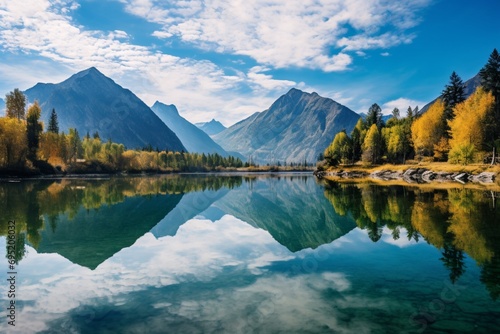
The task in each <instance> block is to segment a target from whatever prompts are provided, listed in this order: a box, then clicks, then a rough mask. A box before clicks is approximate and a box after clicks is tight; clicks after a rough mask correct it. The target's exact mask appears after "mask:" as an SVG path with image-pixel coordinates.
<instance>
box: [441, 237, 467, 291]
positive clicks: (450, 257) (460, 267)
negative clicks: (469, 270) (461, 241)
mask: <svg viewBox="0 0 500 334" xmlns="http://www.w3.org/2000/svg"><path fill="white" fill-rule="evenodd" d="M441 254H442V255H443V257H442V258H441V259H440V260H441V261H443V264H444V266H445V267H446V268H447V269H448V270H449V271H450V280H451V282H452V283H455V282H456V281H457V280H458V279H459V278H460V276H462V275H463V273H464V272H465V263H464V252H463V251H462V250H459V249H457V248H456V247H455V246H454V245H453V240H452V239H451V240H447V241H446V242H445V244H444V248H443V252H442V253H441Z"/></svg>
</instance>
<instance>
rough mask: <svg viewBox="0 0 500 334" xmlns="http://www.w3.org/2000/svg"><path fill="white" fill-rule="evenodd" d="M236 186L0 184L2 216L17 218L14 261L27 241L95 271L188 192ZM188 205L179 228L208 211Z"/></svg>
mask: <svg viewBox="0 0 500 334" xmlns="http://www.w3.org/2000/svg"><path fill="white" fill-rule="evenodd" d="M240 184H241V178H240V177H224V178H220V177H196V178H195V177H179V176H164V177H132V178H121V177H117V178H111V179H95V180H88V179H64V180H57V181H56V180H33V181H23V182H20V183H0V212H2V213H4V215H5V216H4V217H12V218H8V219H15V220H16V237H17V238H16V241H17V242H18V244H19V247H18V248H17V249H16V250H17V253H16V259H17V261H20V260H21V259H22V258H23V256H24V255H25V253H26V252H25V247H24V243H25V241H27V242H28V243H29V244H30V245H32V246H33V247H34V248H35V249H36V250H37V251H38V252H41V253H59V254H61V255H62V256H64V257H66V258H67V259H69V260H71V261H72V262H75V263H78V264H80V265H83V266H86V267H88V268H91V269H94V268H95V267H97V266H98V265H99V264H100V263H102V262H103V261H104V260H106V259H107V258H109V257H110V256H112V255H113V254H114V253H116V252H117V251H119V250H120V249H122V248H124V247H128V246H130V245H132V244H133V243H134V242H135V241H136V240H137V239H138V238H139V237H140V236H142V235H144V234H145V233H146V232H148V231H149V230H151V229H152V228H153V227H155V226H157V225H158V222H160V221H161V220H162V219H164V218H165V217H166V216H168V213H170V212H171V211H172V210H173V209H174V208H177V210H179V203H180V202H181V200H182V198H183V196H185V194H186V193H189V192H195V193H199V194H208V193H209V192H212V191H219V190H220V189H221V188H224V189H231V188H234V187H235V186H236V187H237V186H239V185H240ZM203 197H204V198H208V196H207V195H204V196H203ZM190 204H191V205H192V206H191V207H190V209H191V211H193V212H195V213H194V214H192V215H186V214H185V212H183V215H182V216H181V217H177V218H180V219H178V220H177V222H178V224H179V223H180V224H182V223H184V222H185V221H187V220H188V219H190V218H192V217H193V216H194V215H195V214H196V213H198V212H201V211H203V210H204V209H205V208H206V206H204V204H203V203H201V202H196V203H194V202H190ZM181 207H182V206H181ZM8 219H7V220H2V221H1V222H0V235H3V236H6V235H7V224H8ZM25 239H26V240H25Z"/></svg>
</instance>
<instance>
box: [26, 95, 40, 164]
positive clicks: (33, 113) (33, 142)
mask: <svg viewBox="0 0 500 334" xmlns="http://www.w3.org/2000/svg"><path fill="white" fill-rule="evenodd" d="M41 113H42V110H41V109H40V106H39V105H38V101H35V103H34V104H33V105H31V106H30V107H29V109H28V117H27V118H26V135H27V139H28V159H30V160H31V161H35V160H36V154H37V151H38V147H39V146H40V135H41V134H42V131H43V126H42V123H40V122H39V120H40V115H41Z"/></svg>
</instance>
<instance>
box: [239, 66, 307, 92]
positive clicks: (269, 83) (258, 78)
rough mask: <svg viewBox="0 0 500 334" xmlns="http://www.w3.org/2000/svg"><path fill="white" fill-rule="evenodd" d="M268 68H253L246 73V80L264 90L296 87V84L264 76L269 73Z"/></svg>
mask: <svg viewBox="0 0 500 334" xmlns="http://www.w3.org/2000/svg"><path fill="white" fill-rule="evenodd" d="M269 70H270V69H269V68H266V67H262V66H254V67H252V68H251V69H250V70H249V71H248V74H247V76H248V79H249V81H250V82H252V83H254V84H256V85H258V86H260V87H262V88H264V89H266V90H276V89H279V90H285V89H287V88H291V87H294V86H297V83H296V82H294V81H290V80H276V79H273V77H272V76H271V75H268V74H264V72H267V71H269Z"/></svg>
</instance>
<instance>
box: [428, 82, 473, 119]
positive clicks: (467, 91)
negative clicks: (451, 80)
mask: <svg viewBox="0 0 500 334" xmlns="http://www.w3.org/2000/svg"><path fill="white" fill-rule="evenodd" d="M464 85H465V89H464V92H465V97H466V98H467V97H469V96H471V95H472V93H474V92H475V91H476V89H477V88H478V87H479V86H481V77H480V76H479V73H478V74H476V75H475V76H474V77H472V78H470V79H469V80H467V81H466V82H464ZM443 88H444V86H443ZM440 97H441V95H440V96H438V97H436V98H435V99H434V100H432V101H431V102H429V103H427V104H426V105H425V106H424V107H423V108H422V109H421V112H422V113H424V112H426V111H427V110H428V109H429V107H430V106H431V105H432V104H433V103H434V102H436V100H437V99H439V98H440Z"/></svg>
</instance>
